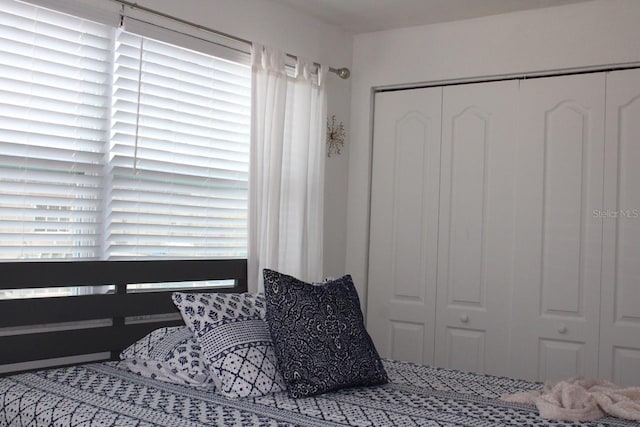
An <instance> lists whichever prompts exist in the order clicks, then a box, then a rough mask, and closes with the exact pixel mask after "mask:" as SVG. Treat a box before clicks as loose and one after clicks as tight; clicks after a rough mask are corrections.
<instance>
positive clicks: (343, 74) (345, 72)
mask: <svg viewBox="0 0 640 427" xmlns="http://www.w3.org/2000/svg"><path fill="white" fill-rule="evenodd" d="M113 1H115V2H117V3H120V4H122V5H124V6H128V7H130V8H132V9H139V10H142V11H144V12H148V13H151V14H154V15H157V16H160V17H162V18H166V19H170V20H172V21H175V22H179V23H180V24H185V25H189V26H191V27H194V28H197V29H199V30H204V31H207V32H209V33H213V34H216V35H218V36H221V37H224V38H227V39H230V40H234V41H237V42H240V43H244V44H247V45H249V46H251V45H253V42H252V41H251V40H247V39H243V38H241V37H237V36H234V35H231V34H227V33H224V32H222V31H218V30H215V29H213V28H210V27H207V26H204V25H200V24H196V23H195V22H191V21H187V20H185V19H182V18H178V17H176V16H171V15H169V14H167V13H164V12H160V11H158V10H155V9H151V8H148V7H146V6H141V5H139V4H138V3H133V2H129V1H127V0H113ZM286 55H287V56H288V57H289V58H292V59H298V57H297V56H296V55H293V54H291V53H287V54H286ZM313 64H314V65H315V66H316V67H319V66H320V64H318V63H317V62H314V63H313ZM329 71H330V72H332V73H335V74H337V75H338V77H340V78H341V79H343V80H344V79H348V78H349V76H351V71H349V69H348V68H347V67H343V68H333V67H329Z"/></svg>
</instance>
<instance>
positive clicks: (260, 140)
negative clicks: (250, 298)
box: [248, 44, 326, 292]
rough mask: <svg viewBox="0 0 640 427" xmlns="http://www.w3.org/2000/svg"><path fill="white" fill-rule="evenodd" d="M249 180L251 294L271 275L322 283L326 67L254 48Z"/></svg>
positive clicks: (280, 53)
mask: <svg viewBox="0 0 640 427" xmlns="http://www.w3.org/2000/svg"><path fill="white" fill-rule="evenodd" d="M252 64H253V82H252V87H253V89H252V90H253V99H252V114H251V120H252V123H251V162H250V163H251V167H250V175H249V256H248V258H249V260H248V264H249V265H248V269H249V271H248V274H249V290H250V291H253V292H255V291H257V290H262V270H263V269H264V268H271V269H274V270H277V271H280V272H282V273H285V274H290V275H293V276H296V277H299V278H301V279H302V280H307V281H314V280H315V281H317V280H319V279H321V278H322V265H323V259H322V256H323V255H322V254H323V226H324V220H323V205H324V162H325V148H324V141H325V136H326V131H325V126H324V123H325V120H326V92H325V88H324V86H325V80H326V67H323V66H321V67H320V70H319V71H318V73H317V75H316V74H314V73H312V70H313V69H315V66H314V65H313V63H311V62H309V61H306V60H302V59H298V61H297V64H296V70H295V73H294V76H293V77H291V76H288V75H287V72H286V69H285V55H284V54H283V53H282V52H280V51H278V50H276V49H272V48H268V47H263V46H260V45H258V44H254V47H253V54H252Z"/></svg>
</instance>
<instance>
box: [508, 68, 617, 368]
mask: <svg viewBox="0 0 640 427" xmlns="http://www.w3.org/2000/svg"><path fill="white" fill-rule="evenodd" d="M604 90H605V82H604V74H588V75H576V76H563V77H550V78H541V79H532V80H525V81H522V83H521V87H520V97H519V100H520V107H519V111H520V113H519V132H518V156H517V162H516V165H517V168H516V170H517V179H516V200H517V202H516V204H517V211H516V215H515V218H516V244H515V247H514V249H515V251H514V254H515V271H514V297H513V312H514V316H513V321H512V325H513V327H512V333H511V340H512V352H511V362H512V375H514V376H518V377H524V378H528V379H532V380H557V379H561V378H568V377H571V376H574V375H585V376H590V377H595V376H596V375H597V360H598V338H599V337H598V327H599V310H600V273H601V249H602V219H600V218H598V217H597V216H596V215H594V212H596V211H597V210H599V209H601V208H602V197H603V185H602V182H603V152H604V96H605V91H604Z"/></svg>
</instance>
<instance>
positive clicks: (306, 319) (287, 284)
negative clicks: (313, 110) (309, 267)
mask: <svg viewBox="0 0 640 427" xmlns="http://www.w3.org/2000/svg"><path fill="white" fill-rule="evenodd" d="M263 276H264V287H265V297H266V302H267V316H266V319H267V324H268V325H269V330H270V331H271V337H272V339H273V346H274V350H275V353H276V358H277V359H278V365H279V367H280V371H281V372H282V375H283V377H284V381H285V383H286V384H287V389H288V391H289V395H290V396H291V397H293V398H299V397H306V396H314V395H317V394H321V393H326V392H329V391H333V390H338V389H341V388H347V387H357V386H371V385H378V384H385V383H387V382H389V379H388V377H387V373H386V372H385V370H384V367H383V365H382V361H381V360H380V356H379V355H378V352H377V351H376V348H375V346H374V345H373V341H371V337H370V336H369V334H368V333H367V331H366V329H365V327H364V321H363V317H362V311H361V310H360V300H359V299H358V293H357V292H356V288H355V286H354V285H353V280H352V279H351V276H349V275H347V276H344V277H341V278H339V279H336V280H333V281H330V282H327V283H324V284H321V285H311V284H309V283H306V282H303V281H301V280H298V279H296V278H295V277H291V276H287V275H285V274H281V273H278V272H276V271H273V270H267V269H265V270H264V271H263Z"/></svg>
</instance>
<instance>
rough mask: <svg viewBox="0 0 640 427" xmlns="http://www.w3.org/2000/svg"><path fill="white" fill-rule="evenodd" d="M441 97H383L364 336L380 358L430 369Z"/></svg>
mask: <svg viewBox="0 0 640 427" xmlns="http://www.w3.org/2000/svg"><path fill="white" fill-rule="evenodd" d="M441 101H442V89H441V88H430V89H415V90H403V91H397V92H385V93H378V94H377V95H376V99H375V122H374V123H375V128H374V141H373V169H372V195H371V232H370V250H369V287H368V306H367V313H368V314H367V328H368V330H369V333H370V334H371V337H372V338H373V340H374V342H375V344H376V347H377V349H378V351H379V352H380V353H381V355H382V356H383V357H388V358H392V359H397V360H405V361H412V362H416V363H424V364H432V363H433V333H434V322H435V289H436V286H435V281H436V262H435V260H436V250H437V241H438V237H437V232H438V229H437V224H438V207H437V205H438V186H439V174H440V170H439V165H440V119H441Z"/></svg>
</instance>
